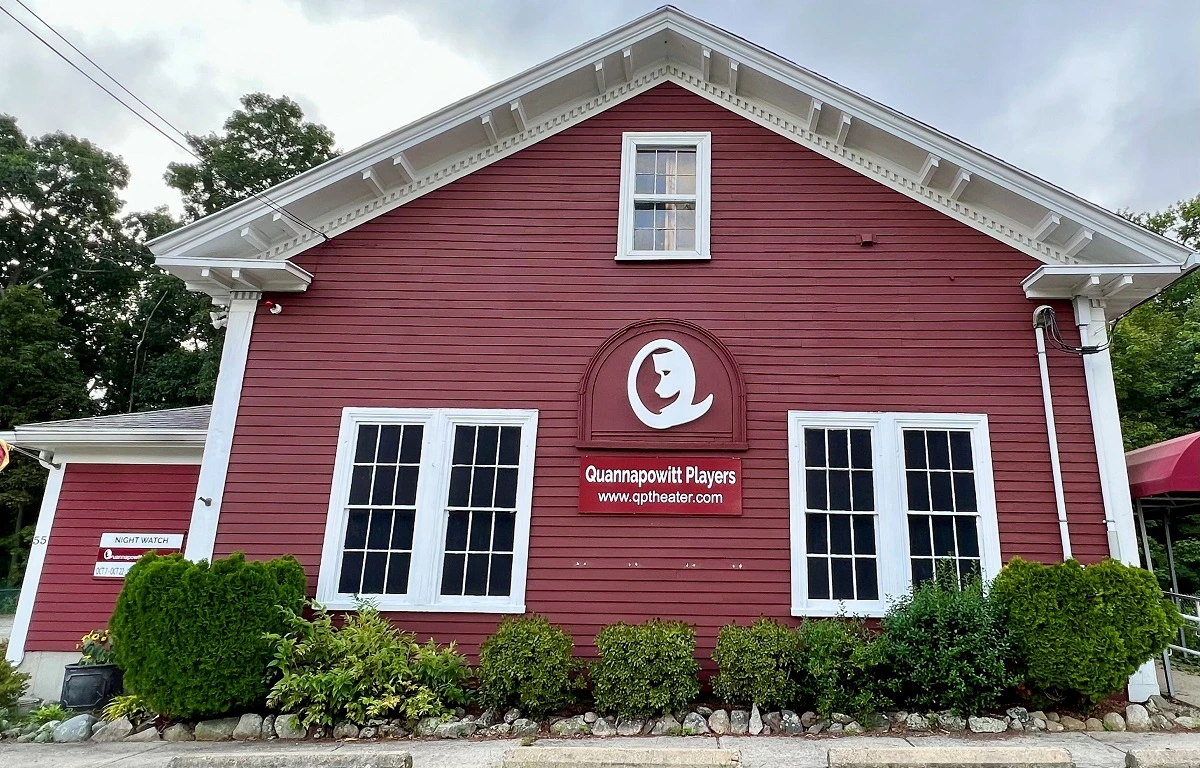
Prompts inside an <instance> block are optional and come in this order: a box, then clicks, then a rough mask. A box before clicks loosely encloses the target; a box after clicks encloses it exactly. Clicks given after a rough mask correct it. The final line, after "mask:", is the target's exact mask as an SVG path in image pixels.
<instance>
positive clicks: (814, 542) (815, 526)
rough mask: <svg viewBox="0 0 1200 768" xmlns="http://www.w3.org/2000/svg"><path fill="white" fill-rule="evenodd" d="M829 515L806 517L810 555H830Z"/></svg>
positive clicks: (807, 547) (807, 546)
mask: <svg viewBox="0 0 1200 768" xmlns="http://www.w3.org/2000/svg"><path fill="white" fill-rule="evenodd" d="M828 521H829V515H813V514H810V515H808V516H807V517H806V519H805V523H806V525H807V528H808V543H807V545H806V549H807V551H808V553H809V554H822V555H824V554H828V553H829V536H828V534H829V532H828V529H827V527H826V526H827V525H828Z"/></svg>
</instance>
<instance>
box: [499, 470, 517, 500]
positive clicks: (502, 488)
mask: <svg viewBox="0 0 1200 768" xmlns="http://www.w3.org/2000/svg"><path fill="white" fill-rule="evenodd" d="M493 503H494V505H495V506H496V508H497V509H516V507H517V469H516V467H502V468H500V469H498V470H496V499H495V501H494V502H493Z"/></svg>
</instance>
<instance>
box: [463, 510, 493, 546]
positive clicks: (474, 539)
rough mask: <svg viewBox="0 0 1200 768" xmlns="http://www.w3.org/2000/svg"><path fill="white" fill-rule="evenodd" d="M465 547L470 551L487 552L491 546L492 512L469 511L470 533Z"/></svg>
mask: <svg viewBox="0 0 1200 768" xmlns="http://www.w3.org/2000/svg"><path fill="white" fill-rule="evenodd" d="M467 548H468V549H470V550H471V551H472V552H487V551H489V550H490V549H491V548H492V513H491V512H472V513H471V535H470V537H469V539H468V541H467Z"/></svg>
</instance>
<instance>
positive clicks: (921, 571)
mask: <svg viewBox="0 0 1200 768" xmlns="http://www.w3.org/2000/svg"><path fill="white" fill-rule="evenodd" d="M912 577H913V584H914V585H915V584H920V583H921V582H924V581H931V580H932V579H933V561H932V560H926V559H920V560H913V563H912Z"/></svg>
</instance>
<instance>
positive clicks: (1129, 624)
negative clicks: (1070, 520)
mask: <svg viewBox="0 0 1200 768" xmlns="http://www.w3.org/2000/svg"><path fill="white" fill-rule="evenodd" d="M992 597H993V599H994V600H996V602H997V605H998V606H999V607H1000V610H1001V616H1002V618H1003V621H1004V625H1005V627H1006V628H1007V630H1008V633H1009V635H1010V637H1011V638H1012V643H1013V648H1014V649H1015V651H1016V654H1017V658H1018V662H1019V665H1020V667H1021V672H1022V673H1023V676H1022V679H1023V680H1024V683H1025V686H1026V687H1027V688H1028V689H1029V693H1030V695H1031V696H1032V698H1033V701H1034V703H1035V704H1036V705H1038V706H1046V705H1048V704H1052V703H1056V702H1062V703H1065V704H1067V705H1068V706H1075V707H1080V708H1085V709H1086V708H1090V707H1093V706H1095V705H1096V704H1097V703H1099V702H1101V701H1103V700H1104V699H1106V698H1108V697H1109V696H1111V695H1112V694H1114V693H1116V692H1117V691H1120V690H1121V689H1122V688H1123V687H1124V686H1125V683H1126V681H1127V680H1128V679H1129V676H1130V675H1132V674H1133V673H1134V671H1135V670H1137V668H1138V667H1140V666H1141V665H1142V664H1144V663H1145V662H1147V661H1149V660H1150V659H1152V658H1154V656H1155V655H1156V654H1158V653H1160V652H1161V651H1162V650H1163V648H1165V647H1166V646H1167V644H1168V643H1169V642H1170V641H1171V638H1172V636H1173V635H1174V634H1175V632H1176V631H1177V630H1178V629H1179V626H1180V624H1181V623H1182V619H1180V617H1179V612H1178V611H1177V610H1176V608H1175V606H1174V605H1173V604H1172V603H1171V602H1170V601H1169V600H1167V599H1165V598H1164V597H1163V595H1162V593H1161V592H1160V591H1159V589H1158V585H1157V584H1156V583H1155V579H1154V575H1153V574H1151V573H1150V572H1149V571H1146V570H1143V569H1141V568H1136V567H1131V566H1127V565H1124V564H1123V563H1120V562H1117V561H1116V560H1103V561H1101V562H1099V563H1093V564H1091V565H1087V566H1084V565H1080V564H1079V563H1078V562H1076V561H1074V560H1068V561H1067V562H1065V563H1056V564H1054V565H1043V564H1041V563H1030V562H1026V561H1024V560H1021V559H1020V558H1014V559H1013V560H1012V561H1011V562H1010V563H1009V564H1008V565H1006V566H1005V567H1004V568H1003V569H1002V570H1001V571H1000V575H999V576H997V577H996V580H995V581H994V582H993V584H992Z"/></svg>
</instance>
